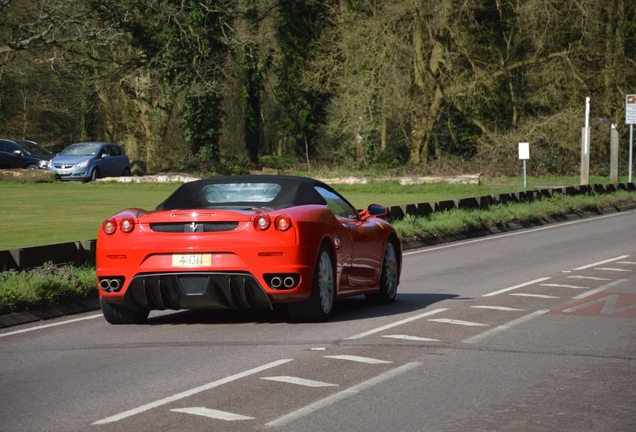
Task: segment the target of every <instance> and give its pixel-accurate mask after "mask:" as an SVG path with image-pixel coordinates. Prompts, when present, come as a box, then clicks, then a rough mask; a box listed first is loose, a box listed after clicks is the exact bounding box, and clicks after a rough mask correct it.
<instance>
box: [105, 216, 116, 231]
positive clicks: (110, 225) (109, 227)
mask: <svg viewBox="0 0 636 432" xmlns="http://www.w3.org/2000/svg"><path fill="white" fill-rule="evenodd" d="M102 230H104V232H105V233H106V234H114V233H115V231H117V221H115V219H108V220H106V221H104V223H103V224H102Z"/></svg>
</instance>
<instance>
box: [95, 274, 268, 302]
mask: <svg viewBox="0 0 636 432" xmlns="http://www.w3.org/2000/svg"><path fill="white" fill-rule="evenodd" d="M100 294H106V293H101V292H100ZM101 297H102V299H103V300H104V301H106V302H109V303H115V304H117V303H122V302H123V304H124V305H125V306H126V307H127V308H129V309H131V310H135V311H147V310H165V309H174V310H178V309H271V308H272V304H271V302H270V301H269V298H268V296H267V294H266V293H265V291H264V290H263V287H262V286H261V285H260V284H259V283H258V281H257V280H256V279H255V278H254V277H253V276H252V275H250V274H249V273H218V272H188V273H153V274H140V275H137V276H135V278H134V279H133V280H132V281H131V282H130V284H129V286H128V289H127V290H126V292H125V293H124V295H123V297H121V296H118V297H112V296H110V295H108V294H106V295H101Z"/></svg>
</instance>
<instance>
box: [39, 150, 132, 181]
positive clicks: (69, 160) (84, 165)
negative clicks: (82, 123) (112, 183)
mask: <svg viewBox="0 0 636 432" xmlns="http://www.w3.org/2000/svg"><path fill="white" fill-rule="evenodd" d="M49 170H51V171H55V172H56V173H57V174H58V176H59V177H60V179H61V180H79V181H89V180H92V179H94V178H99V177H118V176H122V175H130V160H129V159H128V156H126V152H125V151H124V149H123V148H122V147H121V146H119V145H117V144H113V143H103V142H85V143H75V144H71V145H70V146H68V147H66V148H65V149H64V150H62V151H61V152H60V153H58V154H57V155H56V156H55V157H53V158H52V159H51V163H50V164H49Z"/></svg>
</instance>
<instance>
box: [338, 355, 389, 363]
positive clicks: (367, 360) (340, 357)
mask: <svg viewBox="0 0 636 432" xmlns="http://www.w3.org/2000/svg"><path fill="white" fill-rule="evenodd" d="M325 358H332V359H336V360H348V361H352V362H358V363H366V364H383V363H393V362H392V361H388V360H380V359H374V358H369V357H360V356H354V355H328V356H325Z"/></svg>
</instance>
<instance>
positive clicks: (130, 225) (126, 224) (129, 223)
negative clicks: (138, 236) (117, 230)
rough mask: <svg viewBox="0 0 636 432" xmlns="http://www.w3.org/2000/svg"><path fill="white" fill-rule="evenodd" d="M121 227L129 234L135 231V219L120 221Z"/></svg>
mask: <svg viewBox="0 0 636 432" xmlns="http://www.w3.org/2000/svg"><path fill="white" fill-rule="evenodd" d="M119 226H120V227H121V230H122V231H123V232H125V233H129V232H132V230H134V229H135V221H134V220H133V218H124V219H122V220H121V221H119Z"/></svg>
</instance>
